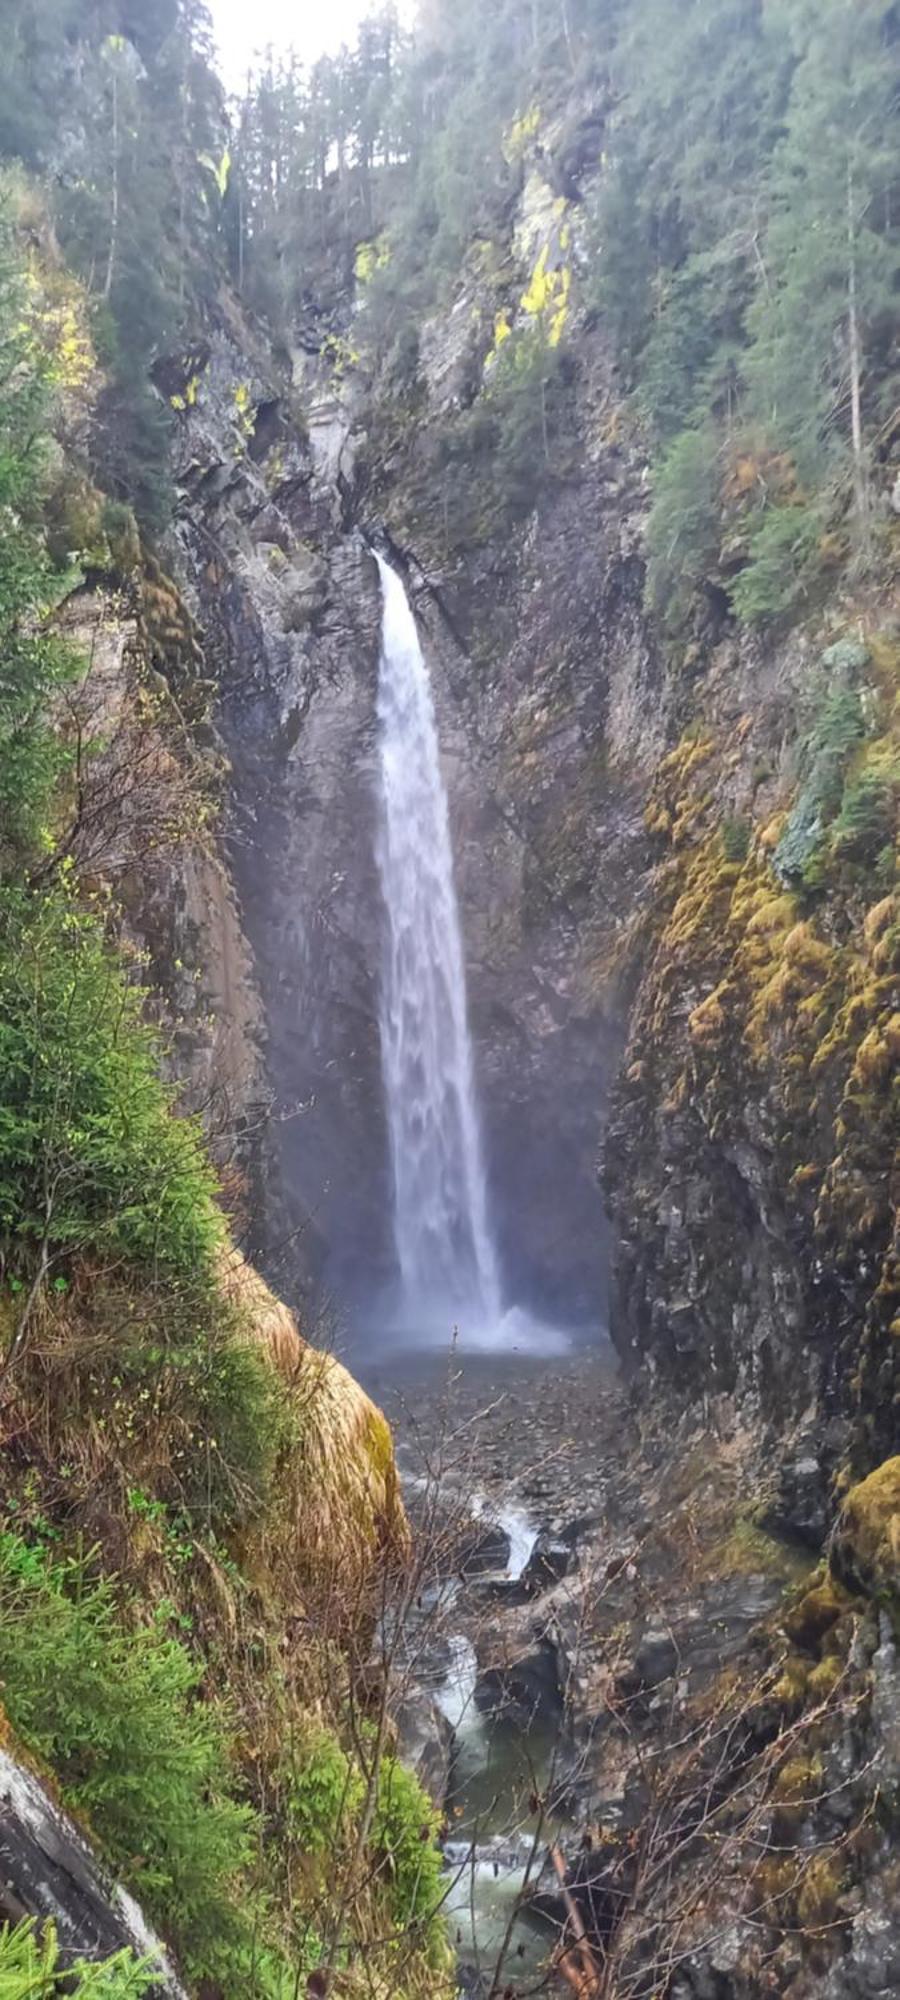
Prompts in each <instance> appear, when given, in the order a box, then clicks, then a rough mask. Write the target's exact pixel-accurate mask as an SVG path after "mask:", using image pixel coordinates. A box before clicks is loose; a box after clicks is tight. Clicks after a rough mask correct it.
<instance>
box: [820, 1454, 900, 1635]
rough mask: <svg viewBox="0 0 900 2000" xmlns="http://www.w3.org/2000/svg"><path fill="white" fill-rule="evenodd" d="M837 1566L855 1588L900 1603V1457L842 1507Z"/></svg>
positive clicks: (836, 1545) (879, 1470)
mask: <svg viewBox="0 0 900 2000" xmlns="http://www.w3.org/2000/svg"><path fill="white" fill-rule="evenodd" d="M832 1566H833V1568H834V1569H835V1570H836V1573H837V1575H838V1576H839V1577H840V1579H841V1581H842V1582H844V1583H846V1584H848V1585H849V1586H850V1588H851V1589H864V1590H866V1591H867V1592H869V1593H871V1594H872V1595H874V1596H876V1597H883V1598H885V1599H887V1600H889V1601H890V1602H892V1603H893V1604H895V1605H896V1604H897V1603H898V1602H900V1457H896V1458H889V1459H886V1460H885V1462H884V1464H883V1465H880V1466H878V1468H877V1470H876V1471H875V1472H871V1473H870V1474H869V1477H868V1478H867V1479H863V1480H861V1481H860V1482H859V1484H858V1485H856V1486H851V1488H850V1491H849V1493H848V1494H847V1496H846V1499H845V1501H844V1505H843V1508H842V1509H841V1515H840V1519H839V1521H838V1526H837V1532H836V1535H835V1541H834V1547H833V1552H832Z"/></svg>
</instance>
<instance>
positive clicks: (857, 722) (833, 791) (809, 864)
mask: <svg viewBox="0 0 900 2000" xmlns="http://www.w3.org/2000/svg"><path fill="white" fill-rule="evenodd" d="M864 733H865V722H864V718H863V710H862V702H861V701H860V698H859V695H858V694H857V692H856V690H855V688H848V687H837V688H833V689H832V691H831V693H830V694H829V695H828V697H827V699H826V701H825V703H824V706H823V708H822V711H821V714H820V716H819V719H818V721H817V722H816V724H815V725H814V727H813V730H812V732H811V734H810V736H809V737H808V738H807V741H806V743H805V745H804V746H803V750H802V752H801V766H802V767H803V768H805V770H806V772H807V777H806V780H805V782H804V784H803V785H802V787H801V790H800V792H799V795H798V797H797V801H796V804H795V805H794V807H793V809H792V811H791V813H790V814H789V816H788V820H787V824H786V826H785V829H784V832H783V833H782V835H781V839H780V840H779V842H778V845H777V847H776V849H775V853H774V855H773V857H772V859H773V866H774V868H775V872H776V874H777V875H778V876H779V877H780V878H781V880H782V881H783V882H790V881H801V882H805V883H806V885H807V887H809V888H815V887H816V886H817V884H818V876H819V861H820V849H821V845H822V841H823V838H824V835H825V831H826V829H827V827H828V826H829V825H830V823H831V821H832V820H833V819H834V817H835V815H836V813H837V812H838V810H839V807H840V804H841V797H842V793H843V787H844V770H845V766H846V763H847V759H848V758H849V756H850V755H851V753H852V751H853V750H854V749H855V748H856V746H857V744H858V743H859V742H860V740H861V738H862V736H863V735H864Z"/></svg>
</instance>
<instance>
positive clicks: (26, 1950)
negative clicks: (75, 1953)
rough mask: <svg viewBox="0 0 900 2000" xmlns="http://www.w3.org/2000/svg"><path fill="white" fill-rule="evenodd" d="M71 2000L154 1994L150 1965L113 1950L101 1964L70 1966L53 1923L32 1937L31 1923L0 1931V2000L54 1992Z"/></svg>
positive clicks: (43, 1997) (41, 1998)
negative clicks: (62, 1959)
mask: <svg viewBox="0 0 900 2000" xmlns="http://www.w3.org/2000/svg"><path fill="white" fill-rule="evenodd" d="M62 1991H65V1992H66V1993H71V1994H74V1996H75V2000H140V1996H141V1995H142V1994H145V1993H151V1992H153V1991H154V1977H153V1960H152V1959H141V1960H138V1959H136V1958H135V1956H134V1953H133V1952H131V1951H118V1952H116V1954H115V1957H113V1958H108V1959H106V1960H104V1962H103V1963H102V1964H97V1965H90V1964H86V1963H85V1961H84V1960H83V1959H79V1960H77V1962H76V1963H75V1964H74V1965H71V1964H69V1963H68V1961H66V1962H65V1963H63V1962H62V1961H61V1959H60V1951H59V1941H58V1938H57V1935H56V1929H55V1926H54V1925H53V1924H47V1925H46V1926H45V1928H44V1929H43V1930H42V1931H41V1932H40V1934H39V1935H38V1932H37V1930H36V1927H35V1923H34V1920H33V1918H26V1920H25V1921H24V1922H23V1923H21V1924H18V1925H17V1926H16V1928H15V1929H14V1930H13V1929H11V1928H10V1926H9V1925H8V1924H4V1926H3V1929H2V1930H0V1994H2V1996H3V2000H55V1996H56V1995H58V1994H59V1993H60V1992H62Z"/></svg>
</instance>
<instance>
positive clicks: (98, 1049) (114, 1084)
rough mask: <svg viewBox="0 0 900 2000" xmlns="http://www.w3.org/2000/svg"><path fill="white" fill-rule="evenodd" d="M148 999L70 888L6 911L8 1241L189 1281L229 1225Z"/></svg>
mask: <svg viewBox="0 0 900 2000" xmlns="http://www.w3.org/2000/svg"><path fill="white" fill-rule="evenodd" d="M141 1001H142V995H141V992H140V989H139V988H136V987H134V986H130V985H129V984H128V982H127V980H126V979H125V977H124V975H123V972H122V970H121V967H120V964H119V962H118V960H117V959H116V958H115V957H114V955H113V953H112V952H111V951H110V949H109V948H108V947H107V945H106V943H105V940H104V937H103V931H102V927H101V924H100V922H99V919H98V918H97V917H96V916H95V915H93V914H92V913H90V912H88V911H85V910H83V909H80V908H79V907H78V905H77V903H76V902H75V900H74V897H73V895H72V894H71V893H69V892H68V891H67V890H66V889H65V888H64V887H63V888H59V889H56V890H54V891H52V892H51V893H49V894H48V895H46V896H43V897H35V896H28V895H26V894H24V893H20V892H16V891H11V890H10V891H7V892H6V894H5V896H4V897H3V899H2V901H0V1231H2V1235H3V1237H4V1238H5V1242H6V1250H7V1256H9V1255H10V1253H12V1254H13V1255H16V1254H19V1255H21V1254H22V1252H23V1251H26V1252H27V1251H28V1250H29V1249H30V1248H32V1247H33V1246H35V1245H37V1244H45V1245H52V1246H54V1247H64V1248H66V1249H70V1250H73V1251H82V1252H83V1251H86V1250H93V1251H103V1252H106V1253H109V1254H114V1255H119V1256H124V1257H127V1258H129V1259H133V1260H135V1261H137V1262H140V1263H146V1264H149V1265H150V1266H151V1267H153V1268H154V1269H156V1270H159V1271H160V1272H161V1273H162V1274H163V1275H168V1276H170V1277H179V1276H180V1277H182V1278H184V1279H187V1280H190V1281H192V1282H194V1283H196V1282H197V1281H199V1280H201V1279H202V1278H203V1276H204V1275H205V1274H206V1275H209V1274H211V1272H212V1268H213V1262H214V1258H215V1254H216V1251H217V1249H218V1247H219V1246H220V1244H221V1243H222V1241H223V1236H224V1224H223V1221H222V1217H221V1214H220V1212H219V1210H218V1209H217V1207H216V1205H215V1199H214V1196H215V1179H214V1176H213V1173H212V1170H211V1168H210V1167H209V1165H208V1163H207V1160H206V1158H205V1156H204V1153H203V1150H202V1146H201V1141H200V1137H199V1134H198V1131H197V1129H196V1127H195V1125H194V1124H193V1123H192V1122H190V1121H189V1120H186V1119H179V1118H176V1117H175V1116H174V1115H173V1109H172V1100H171V1093H170V1092H169V1091H167V1089H166V1088H165V1086H164V1085H163V1084H162V1082H161V1081H160V1077H159V1074H158V1061H159V1050H158V1045H157V1043H156V1040H155V1038H154V1036H153V1035H152V1033H151V1032H150V1030H149V1029H148V1028H147V1027H146V1026H145V1025H144V1023H143V1022H142V1019H141Z"/></svg>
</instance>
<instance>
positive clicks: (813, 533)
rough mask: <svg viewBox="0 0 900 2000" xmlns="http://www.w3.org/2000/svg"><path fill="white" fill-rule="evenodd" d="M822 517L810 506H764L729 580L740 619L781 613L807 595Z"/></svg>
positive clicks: (750, 620) (813, 576)
mask: <svg viewBox="0 0 900 2000" xmlns="http://www.w3.org/2000/svg"><path fill="white" fill-rule="evenodd" d="M821 536H822V519H821V515H820V514H819V512H818V510H817V509H816V508H815V507H804V506H791V507H767V508H765V510H764V512H763V513H762V515H761V516H760V518H759V522H758V524H757V525H756V526H755V527H754V528H752V529H751V531H750V536H749V559H748V561H747V563H746V564H745V565H744V567H743V569H741V570H740V571H739V573H738V575H737V577H736V578H735V580H734V582H733V583H732V585H731V587H730V591H729V595H730V598H731V602H732V604H733V606H734V609H735V611H736V612H737V615H738V617H739V618H740V620H741V622H742V623H743V624H748V625H749V624H756V623H758V621H759V620H761V619H764V618H778V617H785V616H787V615H788V614H789V613H790V612H791V611H794V610H796V609H797V607H798V606H799V605H800V604H802V602H803V600H804V599H805V598H806V597H808V596H809V594H810V591H811V590H812V588H813V586H814V584H815V581H816V578H817V576H818V574H819V569H820V559H819V545H820V541H821Z"/></svg>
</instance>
